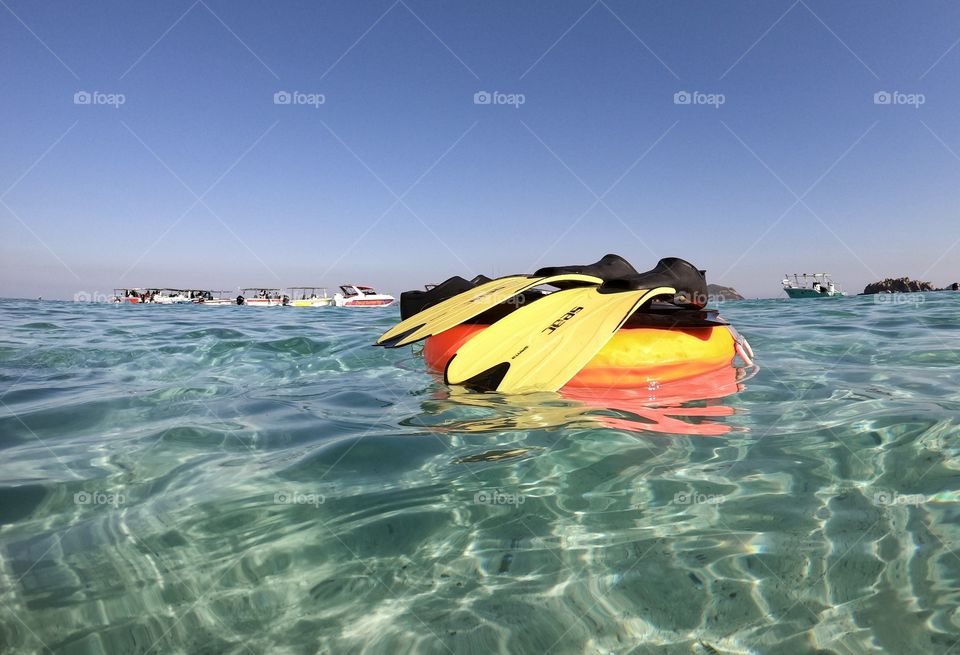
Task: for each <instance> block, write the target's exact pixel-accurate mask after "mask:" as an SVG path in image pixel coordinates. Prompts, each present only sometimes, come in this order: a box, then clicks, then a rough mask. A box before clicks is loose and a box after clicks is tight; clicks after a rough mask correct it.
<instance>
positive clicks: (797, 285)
mask: <svg viewBox="0 0 960 655" xmlns="http://www.w3.org/2000/svg"><path fill="white" fill-rule="evenodd" d="M782 284H783V290H784V291H785V292H786V294H787V295H788V296H789V297H790V298H840V297H843V296H845V295H847V294H846V293H844V292H843V291H841V290H840V288H839V287H838V286H837V285H836V284H835V283H834V282H833V280H832V279H831V278H830V274H829V273H794V274H793V280H791V279H790V275H789V274H787V275H784V277H783V282H782Z"/></svg>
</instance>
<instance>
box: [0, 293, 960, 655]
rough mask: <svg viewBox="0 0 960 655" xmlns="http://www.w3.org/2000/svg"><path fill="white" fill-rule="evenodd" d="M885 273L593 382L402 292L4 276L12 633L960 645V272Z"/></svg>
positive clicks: (574, 646) (375, 643) (405, 646)
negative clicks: (712, 368) (844, 294)
mask: <svg viewBox="0 0 960 655" xmlns="http://www.w3.org/2000/svg"><path fill="white" fill-rule="evenodd" d="M877 300H883V299H882V298H869V297H861V298H847V299H838V300H810V301H786V300H783V301H772V300H767V301H749V302H740V303H727V304H725V305H724V306H723V307H722V312H723V314H724V315H725V316H726V317H727V318H728V319H730V320H731V321H732V322H733V323H734V325H736V326H737V327H738V328H739V329H740V331H741V332H742V333H743V334H744V335H746V336H747V337H748V338H749V340H750V342H751V344H752V345H753V348H754V350H755V351H756V354H757V360H758V363H759V364H760V366H761V370H760V372H759V373H758V374H757V375H756V376H755V377H753V378H751V379H749V380H747V381H745V382H742V383H741V384H740V386H741V387H742V389H741V390H739V391H738V392H736V388H737V382H736V380H735V379H732V380H731V379H715V378H713V379H710V380H708V381H705V382H704V383H703V384H701V386H700V388H698V389H695V390H691V389H680V390H677V389H675V388H669V385H665V386H664V387H662V388H650V389H646V390H643V391H642V392H641V393H639V394H636V395H634V396H633V397H630V398H615V399H597V398H590V399H586V400H585V399H583V398H579V397H570V396H565V395H561V394H535V395H531V396H524V397H520V398H504V397H499V396H496V395H478V394H454V395H452V396H451V394H450V393H449V390H448V389H446V388H445V387H444V386H443V385H442V384H441V383H439V382H438V381H437V380H436V379H435V378H434V377H432V376H431V375H429V374H428V373H426V372H425V371H424V368H423V362H422V360H421V359H420V358H419V357H418V356H417V354H416V353H415V352H414V351H412V350H411V349H400V350H392V351H391V350H383V349H378V348H373V347H370V344H371V343H372V342H373V341H374V339H375V338H376V336H377V335H378V334H379V333H380V332H382V331H383V330H384V329H386V328H387V327H388V326H389V325H391V324H392V323H393V322H394V321H395V320H396V317H397V312H396V310H395V309H388V310H338V309H308V308H302V309H301V308H296V309H294V308H276V309H273V308H242V307H192V306H169V307H165V306H109V305H92V304H75V303H59V302H43V303H38V302H27V301H0V653H15V652H54V653H157V654H161V653H238V654H242V653H267V652H271V653H360V652H362V653H405V652H423V653H451V652H452V653H484V654H486V653H501V652H502V653H507V652H509V653H684V654H688V653H705V654H710V653H815V652H816V653H844V654H846V653H881V652H886V653H905V654H906V653H910V654H912V653H942V654H946V653H950V652H953V653H958V652H960V644H958V640H960V525H958V519H960V511H958V510H960V447H958V439H957V438H958V436H960V426H958V417H960V294H955V293H954V294H951V293H931V294H925V295H923V296H911V297H909V298H908V299H905V298H899V297H898V298H889V299H888V300H889V301H888V302H875V301H877ZM902 300H907V302H900V301H902ZM731 385H732V387H731Z"/></svg>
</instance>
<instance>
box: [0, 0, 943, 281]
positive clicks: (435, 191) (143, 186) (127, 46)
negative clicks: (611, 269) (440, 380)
mask: <svg viewBox="0 0 960 655" xmlns="http://www.w3.org/2000/svg"><path fill="white" fill-rule="evenodd" d="M957 25H960V5H948V4H943V3H938V2H933V1H929V0H923V1H920V2H916V3H911V4H909V5H907V4H897V5H884V6H883V7H882V10H878V8H877V6H876V5H875V4H874V3H869V2H847V3H842V4H838V3H829V2H826V1H825V0H809V1H807V0H803V1H799V2H794V1H792V0H785V1H783V2H779V1H777V2H759V1H751V2H739V3H734V4H728V5H723V6H720V5H713V4H704V3H694V2H686V1H680V2H673V3H669V4H666V5H659V4H646V3H645V4H642V5H636V4H633V3H627V2H615V1H612V0H611V1H607V0H597V1H596V2H567V3H560V4H557V3H545V2H527V3H499V4H497V3H488V4H482V5H460V4H458V5H451V6H437V5H434V4H430V3H425V2H418V1H416V0H409V1H407V0H403V1H392V2H390V1H384V2H373V3H363V4H362V5H357V4H353V3H339V4H333V5H322V6H321V5H309V6H294V5H290V6H286V5H283V6H278V5H257V4H251V3H227V2H225V1H223V0H209V1H206V0H204V1H203V2H195V3H191V2H187V1H184V2H172V3H163V4H154V3H143V2H134V3H117V4H100V5H77V4H74V3H67V2H51V3H43V4H37V3H30V2H27V1H26V0H10V1H9V2H8V3H7V4H5V5H4V6H3V7H2V8H0V42H2V43H3V44H4V46H3V51H4V55H5V57H4V61H5V64H6V65H5V67H4V68H5V73H6V76H5V89H6V91H7V93H6V96H5V102H4V103H3V104H2V105H0V129H2V130H3V132H2V138H3V143H4V152H3V156H2V157H0V226H2V235H3V239H2V240H0V242H2V245H0V253H2V257H0V258H2V262H0V296H5V297H9V296H19V297H26V298H36V297H40V296H42V297H44V298H49V299H54V298H61V299H68V300H69V299H73V297H74V296H75V295H76V294H78V293H87V294H91V295H93V294H95V293H110V292H112V290H113V288H115V287H124V286H129V287H136V286H148V285H154V284H159V285H169V286H172V287H208V288H223V289H234V288H235V287H236V285H244V286H245V285H257V284H260V285H265V286H287V285H290V284H294V285H302V284H317V285H320V286H327V287H328V288H330V289H331V291H332V290H333V289H335V288H336V287H337V286H338V285H339V284H344V283H347V282H355V283H361V284H370V285H373V286H375V287H376V288H378V289H381V290H383V291H385V292H388V293H392V294H394V295H396V294H398V293H399V292H400V291H402V290H405V289H412V288H421V287H422V285H423V284H424V283H428V282H438V281H442V280H443V279H446V278H447V277H450V276H452V275H462V276H464V277H472V276H473V275H476V274H479V273H483V274H486V275H490V276H498V275H506V274H509V273H518V272H531V271H533V270H535V269H536V268H539V267H541V266H547V265H559V264H570V263H588V262H592V261H596V260H597V259H599V258H600V257H601V256H602V255H603V254H605V253H608V252H615V253H619V254H621V255H623V256H624V257H626V258H627V259H629V260H630V261H631V262H632V263H633V264H634V265H635V266H636V267H637V268H638V269H639V270H645V269H647V268H650V267H652V266H653V265H654V264H655V263H656V261H657V260H658V259H659V258H661V257H666V256H678V257H682V258H684V259H688V260H690V261H691V262H693V263H694V264H696V265H697V266H698V267H700V268H705V269H707V272H708V273H707V277H708V281H709V282H711V283H714V284H720V285H724V286H731V287H733V288H735V289H737V290H738V291H739V292H740V293H741V294H743V295H744V296H746V297H748V298H754V297H767V298H777V297H782V296H783V293H782V291H781V289H780V280H781V279H782V276H783V275H784V274H785V273H793V272H810V271H817V272H819V271H827V272H829V273H831V274H832V275H833V276H834V278H835V280H836V281H837V282H838V283H839V284H840V285H841V287H842V288H843V289H844V290H845V291H847V292H848V293H850V294H851V295H852V294H856V293H859V292H861V291H862V290H863V287H864V286H865V285H866V284H867V283H870V282H874V281H877V280H880V279H883V278H886V277H903V276H907V277H912V278H915V279H921V280H926V281H930V282H932V283H934V285H935V286H937V287H943V286H946V285H948V284H951V283H953V282H957V281H960V266H957V265H956V264H955V261H956V254H957V251H958V243H960V221H958V220H957V215H956V214H957V209H956V208H957V206H958V201H960V184H957V181H958V179H960V154H958V153H960V124H958V123H957V121H956V119H955V117H956V115H957V109H958V108H960V89H958V88H957V87H956V85H955V84H954V81H955V80H956V79H957V75H958V73H960V47H957V46H958V41H957V38H958V34H957V29H956V26H957Z"/></svg>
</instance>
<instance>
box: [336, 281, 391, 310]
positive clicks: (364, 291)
mask: <svg viewBox="0 0 960 655" xmlns="http://www.w3.org/2000/svg"><path fill="white" fill-rule="evenodd" d="M394 300H395V298H394V297H393V296H388V295H387V294H385V293H378V292H377V291H375V290H374V288H373V287H365V286H361V285H359V284H344V285H341V286H340V292H339V293H335V294H333V301H334V302H335V303H336V305H337V307H387V306H389V305H392V304H393V303H394Z"/></svg>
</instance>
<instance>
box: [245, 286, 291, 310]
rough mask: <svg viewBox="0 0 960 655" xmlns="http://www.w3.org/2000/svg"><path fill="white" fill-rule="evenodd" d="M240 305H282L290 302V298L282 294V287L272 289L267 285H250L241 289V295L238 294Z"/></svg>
mask: <svg viewBox="0 0 960 655" xmlns="http://www.w3.org/2000/svg"><path fill="white" fill-rule="evenodd" d="M236 303H237V304H238V305H249V306H250V307H281V306H283V305H288V304H289V303H290V298H288V297H287V296H286V295H281V294H280V289H270V288H267V287H249V288H246V289H240V295H239V296H237V299H236Z"/></svg>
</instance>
